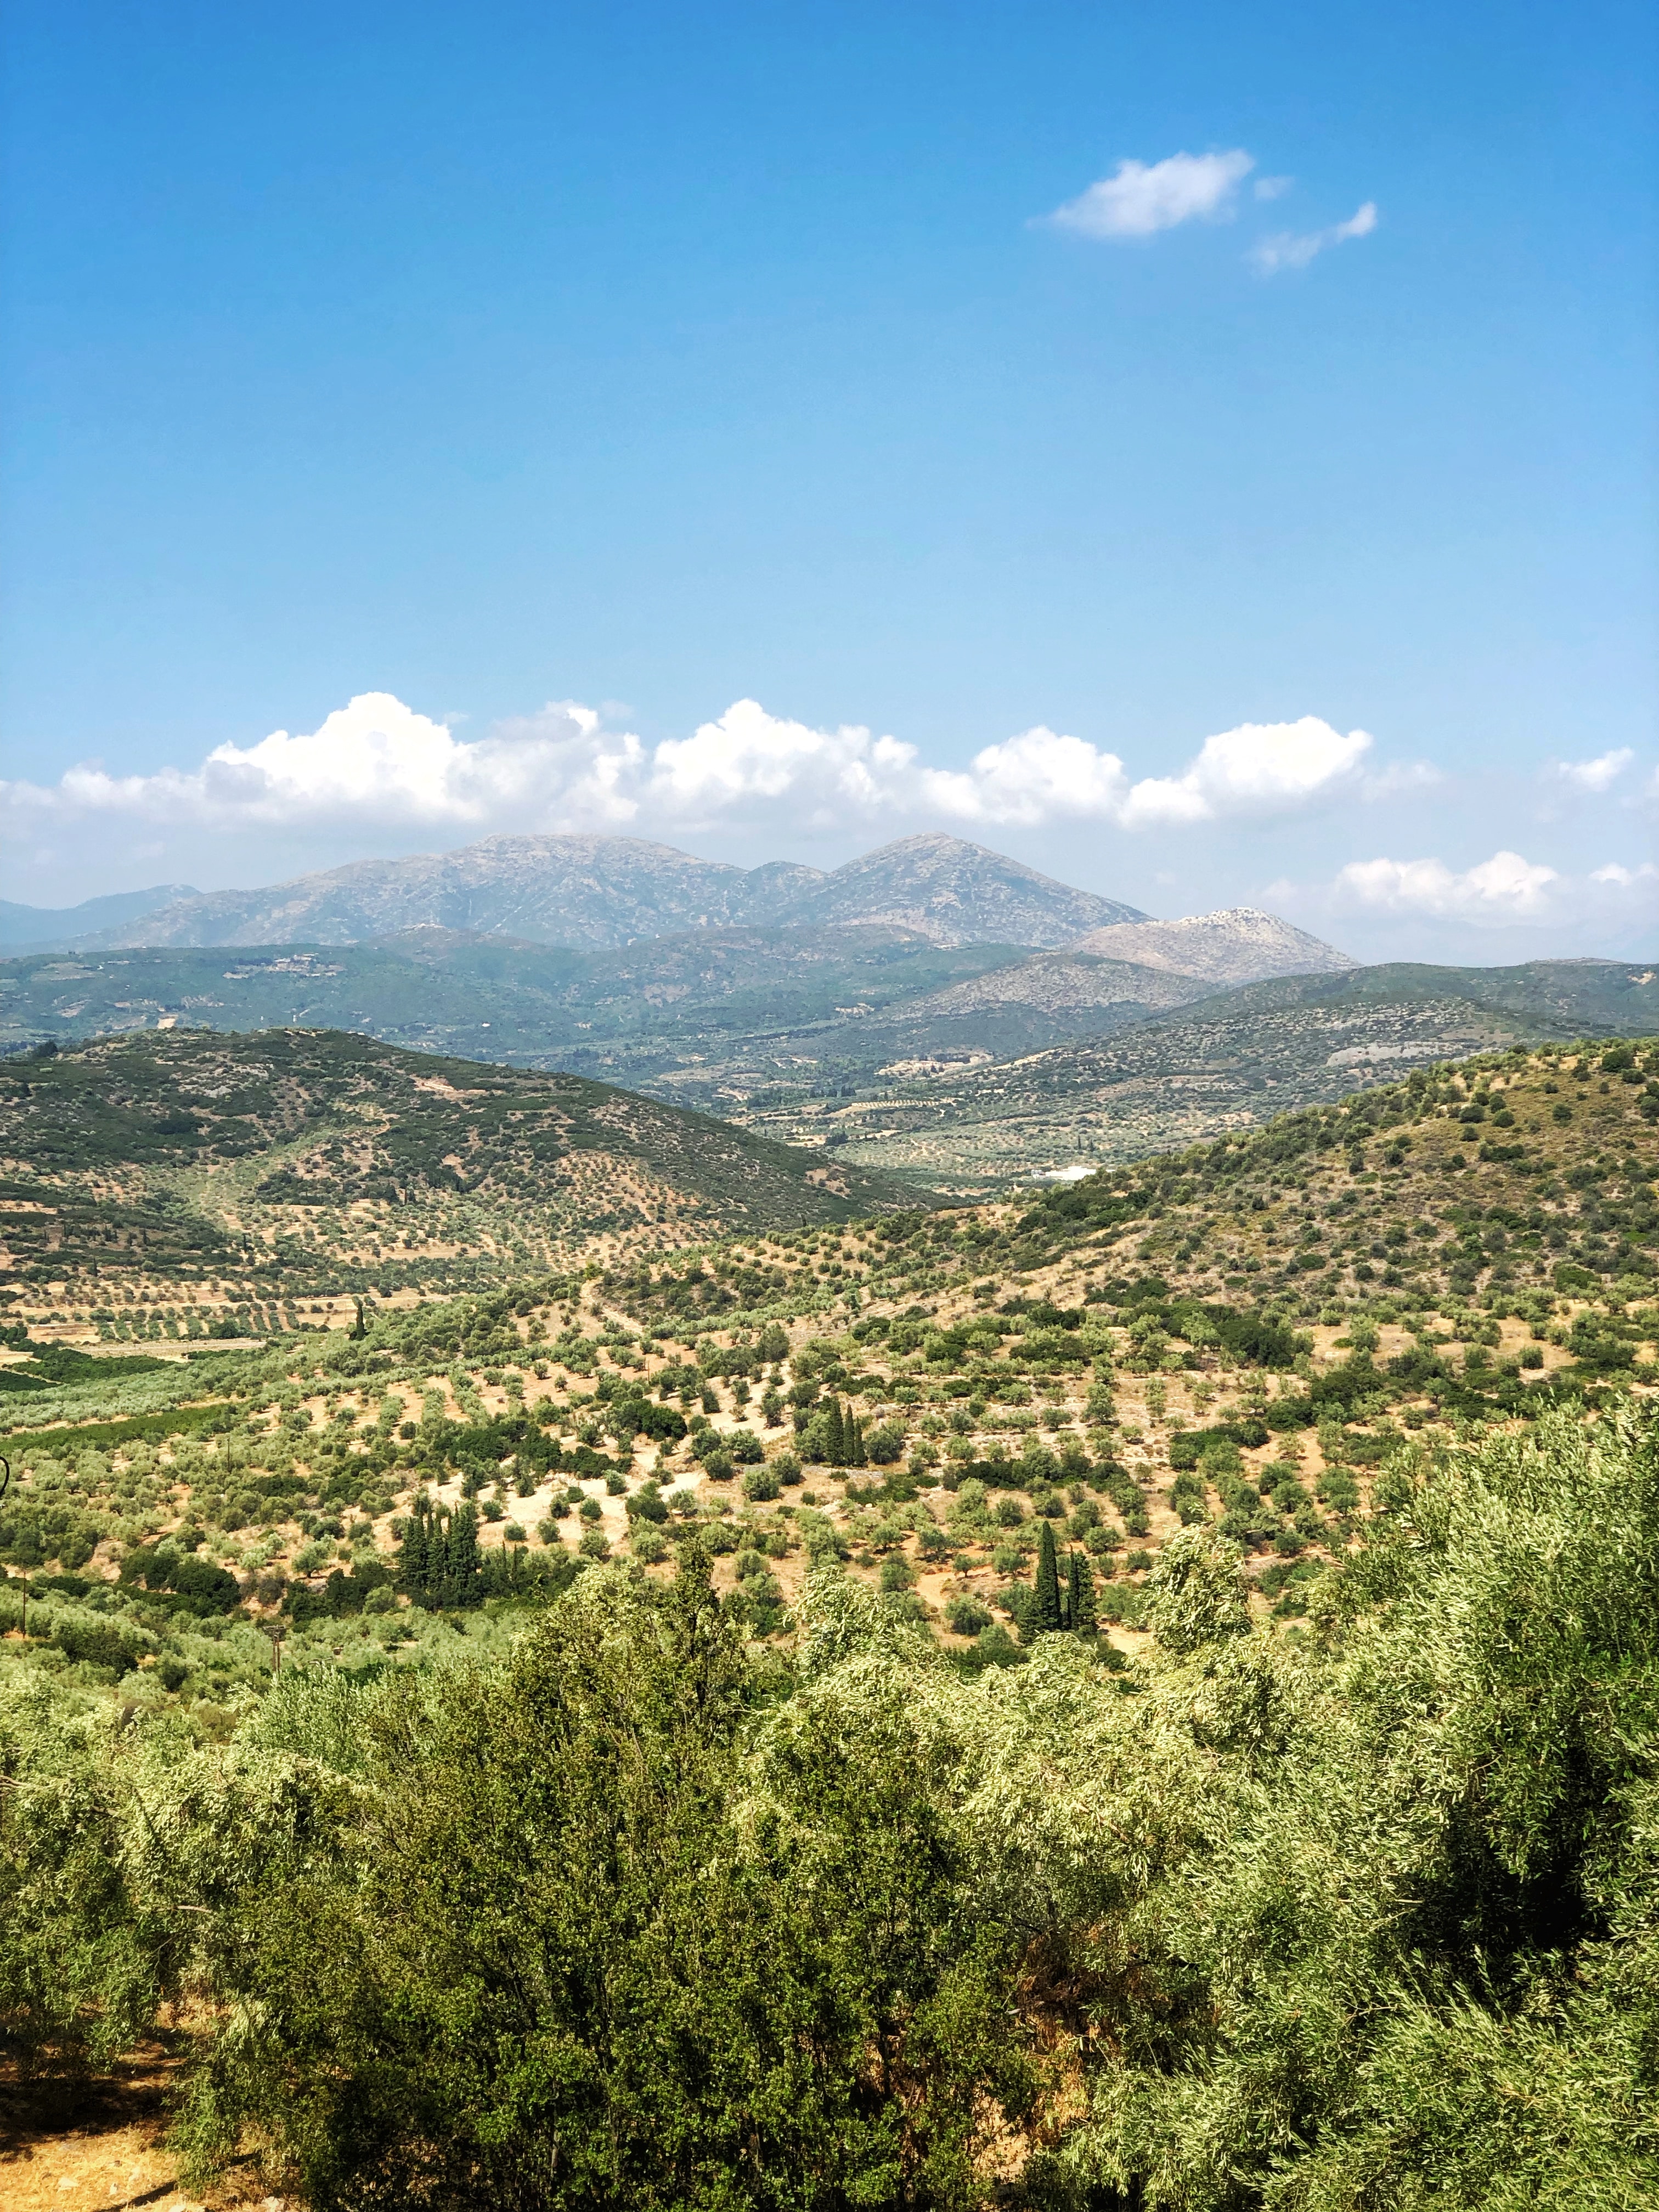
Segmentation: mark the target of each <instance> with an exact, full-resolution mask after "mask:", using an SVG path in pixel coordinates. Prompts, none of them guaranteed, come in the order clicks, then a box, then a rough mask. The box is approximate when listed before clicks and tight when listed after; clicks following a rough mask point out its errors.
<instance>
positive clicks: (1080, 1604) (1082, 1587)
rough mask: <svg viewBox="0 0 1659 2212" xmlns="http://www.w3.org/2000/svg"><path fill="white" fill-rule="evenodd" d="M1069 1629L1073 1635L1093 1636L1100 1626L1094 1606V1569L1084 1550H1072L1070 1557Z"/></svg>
mask: <svg viewBox="0 0 1659 2212" xmlns="http://www.w3.org/2000/svg"><path fill="white" fill-rule="evenodd" d="M1071 1584H1072V1587H1071V1591H1070V1596H1071V1601H1072V1602H1071V1607H1070V1611H1071V1616H1072V1617H1071V1622H1070V1626H1071V1631H1072V1633H1073V1636H1093V1635H1095V1634H1097V1632H1098V1630H1099V1626H1100V1619H1099V1615H1098V1613H1097V1610H1096V1607H1095V1571H1094V1569H1093V1567H1091V1565H1090V1564H1089V1556H1088V1554H1087V1553H1086V1552H1073V1554H1072V1558H1071Z"/></svg>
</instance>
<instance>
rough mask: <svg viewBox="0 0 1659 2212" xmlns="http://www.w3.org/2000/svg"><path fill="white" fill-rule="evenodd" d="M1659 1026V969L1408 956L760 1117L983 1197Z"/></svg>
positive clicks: (772, 1126)
mask: <svg viewBox="0 0 1659 2212" xmlns="http://www.w3.org/2000/svg"><path fill="white" fill-rule="evenodd" d="M1019 972H1020V971H1019V970H1018V969H1015V970H1013V971H1012V974H1013V975H1018V974H1019ZM999 980H1000V979H998V978H996V977H993V978H990V979H988V981H987V985H986V986H985V987H987V988H992V987H995V985H996V983H997V981H999ZM1656 1030H1659V977H1656V972H1655V971H1654V970H1653V969H1650V968H1645V967H1638V966H1635V965H1632V964H1628V963H1620V962H1616V961H1589V960H1561V961H1533V962H1528V963H1525V964H1524V965H1522V966H1520V967H1516V968H1506V969H1467V968H1430V967H1419V966H1412V965H1407V964H1403V963H1391V964H1389V965H1386V966H1380V967H1376V968H1362V969H1353V970H1351V971H1349V972H1348V973H1346V974H1344V975H1303V976H1291V977H1284V978H1279V979H1277V980H1274V981H1265V982H1259V983H1253V984H1249V985H1247V986H1245V987H1243V988H1242V989H1239V990H1236V991H1230V992H1225V993H1218V994H1213V995H1211V996H1207V997H1205V998H1203V999H1202V1000H1200V1001H1199V1002H1198V1003H1197V1004H1195V1005H1194V1006H1190V1007H1186V1008H1176V1009H1175V1010H1173V1011H1170V1012H1159V1013H1155V1014H1153V1015H1152V1017H1151V1018H1148V1019H1146V1020H1144V1021H1140V1022H1137V1023H1135V1024H1133V1026H1126V1027H1124V1028H1122V1029H1121V1030H1118V1031H1117V1032H1116V1033H1115V1034H1114V1035H1111V1036H1097V1037H1095V1038H1092V1039H1083V1040H1079V1041H1076V1042H1068V1043H1064V1044H1059V1045H1054V1046H1052V1047H1049V1048H1046V1049H1043V1050H1040V1051H1036V1052H1032V1053H1028V1054H1024V1055H1023V1056H1021V1057H1018V1058H1012V1059H1004V1060H992V1061H987V1062H985V1063H983V1064H980V1065H968V1064H965V1063H963V1064H960V1065H957V1066H951V1067H944V1068H941V1069H940V1070H939V1073H936V1074H935V1075H933V1077H931V1078H927V1077H921V1076H917V1075H907V1076H906V1077H905V1078H904V1079H900V1080H889V1081H886V1082H881V1081H879V1080H878V1081H874V1082H867V1083H866V1084H865V1085H863V1086H862V1087H861V1088H860V1090H859V1091H858V1092H857V1094H856V1095H853V1096H849V1097H846V1098H844V1099H839V1100H829V1099H814V1100H811V1101H810V1102H806V1103H788V1102H786V1103H767V1104H764V1105H758V1106H757V1109H755V1110H754V1111H752V1112H751V1114H750V1116H749V1125H750V1126H752V1127H760V1128H764V1129H766V1130H767V1131H768V1133H770V1134H773V1135H776V1136H779V1137H784V1138H787V1139H790V1140H792V1141H794V1142H798V1143H799V1142H810V1141H811V1140H812V1139H815V1138H816V1139H817V1141H819V1142H820V1143H826V1144H829V1145H830V1146H834V1147H836V1149H837V1150H841V1149H842V1148H844V1150H845V1153H846V1155H847V1156H848V1157H850V1158H854V1159H855V1160H857V1161H859V1162H860V1164H862V1165H865V1166H871V1165H873V1164H876V1163H879V1164H881V1166H883V1167H884V1168H885V1169H886V1170H889V1172H890V1173H894V1174H899V1175H905V1176H913V1177H915V1178H917V1179H918V1180H920V1181H923V1182H926V1183H927V1185H928V1187H929V1188H933V1189H934V1190H936V1191H940V1192H947V1191H948V1192H951V1193H954V1194H957V1195H960V1196H971V1195H982V1194H988V1193H990V1192H993V1191H995V1190H997V1189H1000V1188H1006V1186H1007V1184H1008V1183H1010V1182H1018V1181H1021V1180H1025V1179H1029V1178H1030V1177H1032V1176H1042V1175H1045V1174H1048V1175H1053V1174H1058V1173H1064V1172H1066V1171H1067V1170H1077V1169H1079V1168H1083V1167H1088V1166H1093V1165H1095V1164H1106V1163H1110V1162H1117V1161H1127V1160H1133V1159H1137V1158H1142V1157H1144V1156H1146V1155H1147V1154H1149V1153H1154V1152H1164V1151H1167V1150H1170V1149H1171V1148H1173V1147H1175V1146H1182V1145H1188V1144H1192V1143H1195V1142H1198V1141H1200V1139H1207V1138H1213V1137H1216V1136H1218V1135H1221V1134H1224V1133H1227V1132H1230V1131H1235V1130H1241V1129H1248V1128H1251V1127H1257V1126H1259V1125H1260V1124H1261V1123H1262V1122H1264V1121H1267V1120H1269V1119H1271V1118H1272V1117H1273V1115H1276V1114H1279V1113H1283V1112H1284V1111H1285V1110H1286V1109H1290V1108H1292V1107H1300V1106H1305V1105H1310V1104H1312V1103H1316V1102H1323V1101H1328V1100H1331V1099H1334V1098H1337V1097H1341V1096H1342V1095H1343V1094H1344V1093H1346V1092H1347V1091H1352V1090H1354V1089H1355V1088H1356V1087H1363V1086H1366V1085H1374V1084H1380V1083H1385V1082H1388V1081H1390V1080H1392V1079H1394V1078H1395V1077H1397V1076H1398V1074H1399V1073H1401V1070H1402V1069H1403V1068H1409V1067H1411V1066H1413V1065H1420V1064H1424V1063H1426V1062H1429V1061H1431V1060H1449V1059H1462V1058H1465V1057H1467V1056H1468V1055H1469V1054H1474V1053H1480V1052H1489V1051H1492V1050H1496V1049H1501V1048H1504V1047H1505V1046H1507V1045H1509V1044H1512V1043H1515V1042H1523V1041H1529V1040H1542V1039H1565V1038H1568V1037H1577V1036H1649V1035H1651V1034H1653V1033H1654V1032H1655V1031H1656Z"/></svg>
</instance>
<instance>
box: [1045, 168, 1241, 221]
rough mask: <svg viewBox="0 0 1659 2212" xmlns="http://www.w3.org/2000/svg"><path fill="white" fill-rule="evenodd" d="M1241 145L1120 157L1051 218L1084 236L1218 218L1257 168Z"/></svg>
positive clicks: (1050, 219)
mask: <svg viewBox="0 0 1659 2212" xmlns="http://www.w3.org/2000/svg"><path fill="white" fill-rule="evenodd" d="M1253 168H1255V160H1254V158H1253V157H1252V156H1251V155H1249V154H1247V153H1245V152H1244V151H1243V149H1242V148H1237V147H1236V148H1235V149H1233V151H1232V152H1231V153H1230V154H1171V155H1170V157H1169V159H1168V160H1167V161H1153V162H1152V163H1150V164H1148V163H1146V162H1145V161H1120V162H1119V163H1118V165H1117V168H1116V170H1115V173H1114V174H1113V175H1111V176H1109V177H1103V178H1101V179H1099V181H1098V182H1097V183H1096V184H1092V185H1090V186H1089V188H1088V190H1087V191H1084V192H1079V195H1078V197H1076V199H1074V200H1067V201H1066V204H1065V205H1064V207H1058V208H1056V209H1055V210H1054V213H1053V214H1052V215H1051V216H1048V218H1047V220H1048V222H1052V223H1054V224H1057V225H1058V226H1059V228H1060V229H1061V230H1075V231H1078V232H1079V233H1080V234H1081V235H1082V236H1083V237H1085V238H1151V237H1152V234H1154V233H1155V232H1157V231H1160V230H1173V229H1174V228H1175V227H1176V224H1177V223H1182V222H1193V221H1194V219H1195V218H1202V219H1203V220H1204V221H1206V222H1214V221H1215V220H1216V219H1217V218H1218V217H1219V216H1226V215H1229V214H1231V211H1232V205H1233V200H1234V197H1235V195H1236V194H1237V191H1238V187H1239V185H1241V184H1242V183H1243V180H1244V179H1245V178H1246V177H1248V176H1249V173H1250V171H1251V170H1252V169H1253Z"/></svg>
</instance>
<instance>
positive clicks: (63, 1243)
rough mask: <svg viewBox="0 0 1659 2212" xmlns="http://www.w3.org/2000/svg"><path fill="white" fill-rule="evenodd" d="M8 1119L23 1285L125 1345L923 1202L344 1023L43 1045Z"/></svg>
mask: <svg viewBox="0 0 1659 2212" xmlns="http://www.w3.org/2000/svg"><path fill="white" fill-rule="evenodd" d="M0 1115H3V1117H4V1122H5V1127H6V1130H7V1140H6V1164H5V1167H4V1170H3V1172H0V1227H3V1233H4V1241H5V1245H6V1247H7V1249H8V1252H9V1257H10V1260H11V1261H12V1267H11V1270H10V1273H9V1284H10V1285H12V1286H14V1287H16V1288H21V1289H22V1291H23V1292H24V1297H25V1302H26V1310H33V1311H37V1312H40V1313H42V1314H44V1313H46V1312H50V1311H51V1310H52V1309H53V1308H54V1306H57V1307H60V1308H61V1307H63V1306H64V1305H65V1304H67V1305H68V1306H69V1307H70V1308H71V1309H75V1310H76V1312H77V1317H89V1318H93V1319H94V1320H96V1321H98V1322H101V1323H103V1324H104V1332H103V1333H104V1334H105V1335H106V1340H114V1341H131V1340H145V1341H149V1340H155V1339H157V1338H160V1337H161V1336H164V1335H165V1336H166V1337H167V1338H168V1339H169V1340H180V1339H183V1340H188V1339H189V1338H191V1337H207V1336H218V1337H225V1336H228V1337H232V1338H234V1337H237V1336H248V1335H256V1334H257V1335H264V1334H270V1333H272V1332H274V1331H276V1330H279V1329H281V1328H285V1327H294V1326H296V1325H298V1323H299V1322H300V1321H301V1319H302V1318H304V1317H305V1316H302V1315H301V1314H300V1313H299V1312H298V1311H296V1309H295V1300H296V1299H299V1300H314V1299H316V1298H317V1297H319V1295H325V1296H327V1297H331V1298H332V1297H338V1296H350V1297H364V1296H370V1295H376V1294H378V1295H379V1296H380V1297H393V1296H395V1295H397V1294H398V1292H400V1291H424V1290H427V1289H432V1288H436V1289H459V1288H461V1287H464V1286H465V1285H468V1284H470V1283H475V1282H477V1281H479V1280H486V1281H493V1280H498V1279H500V1278H501V1274H502V1273H506V1272H507V1271H509V1270H515V1271H522V1270H526V1269H528V1268H531V1267H536V1266H538V1265H539V1264H545V1263H547V1262H549V1261H556V1260H558V1259H561V1258H568V1257H570V1256H572V1255H574V1254H575V1253H577V1252H579V1251H583V1250H586V1249H588V1248H589V1247H590V1246H593V1247H598V1246H599V1245H600V1244H601V1243H603V1242H604V1240H605V1239H607V1238H609V1239H611V1240H612V1241H613V1242H614V1240H615V1239H617V1238H618V1237H628V1236H629V1235H630V1234H641V1233H643V1232H647V1231H648V1232H649V1233H650V1236H651V1237H652V1239H653V1241H655V1242H659V1243H660V1242H664V1241H665V1242H667V1243H671V1244H672V1243H679V1242H682V1241H684V1240H686V1239H687V1238H689V1237H693V1236H702V1237H708V1236H709V1235H714V1234H718V1233H720V1231H722V1230H723V1229H726V1228H731V1227H735V1226H738V1225H741V1224H744V1223H750V1222H754V1223H759V1224H763V1225H787V1224H794V1223H800V1222H805V1221H822V1220H840V1219H846V1218H849V1217H851V1216H852V1215H854V1214H855V1213H867V1212H872V1211H873V1210H876V1209H878V1208H879V1207H881V1206H884V1205H893V1204H896V1203H908V1204H914V1203H915V1196H914V1194H913V1193H910V1192H909V1191H908V1189H907V1188H904V1187H902V1186H898V1185H895V1184H893V1183H891V1182H888V1181H887V1180H886V1179H884V1178H883V1177H880V1176H867V1175H865V1174H864V1173H862V1172H861V1171H860V1170H846V1171H842V1170H841V1169H840V1168H839V1167H836V1169H835V1170H825V1169H824V1167H823V1164H822V1163H821V1162H819V1161H816V1160H814V1159H812V1158H803V1157H802V1156H801V1155H799V1153H792V1152H789V1151H788V1150H787V1149H786V1148H785V1147H783V1146H778V1145H775V1144H771V1143H769V1142H768V1141H766V1140H765V1139H759V1138H756V1137H752V1136H750V1135H747V1134H745V1133H742V1132H739V1131H737V1130H734V1129H732V1128H731V1127H729V1126H727V1125H726V1124H725V1123H723V1122H716V1121H709V1120H708V1119H706V1118H705V1117H703V1116H702V1115H694V1114H690V1113H686V1112H684V1111H682V1110H681V1109H678V1108H675V1107H671V1106H663V1105H659V1104H657V1103H654V1102H653V1101H651V1100H648V1099H642V1098H638V1097H632V1096H630V1095H629V1094H628V1093H627V1092H623V1091H613V1090H611V1089H609V1088H608V1087H607V1086H605V1085H602V1084H597V1083H589V1082H586V1081H585V1080H583V1079H580V1078H578V1077H574V1076H563V1075H534V1074H530V1073H524V1072H522V1071H515V1070H509V1069H506V1068H501V1067H491V1066H479V1065H477V1064H476V1063H473V1062H470V1061H459V1060H440V1059H435V1058H430V1057H424V1056H422V1055H420V1054H414V1053H407V1052H400V1051H398V1050H396V1049H394V1048H392V1047H390V1046H386V1045H380V1044H376V1043H374V1042H371V1041H369V1040H368V1039H366V1038H363V1037H359V1036H346V1035H343V1034H341V1033H339V1032H332V1031H318V1032H311V1031H304V1030H300V1031H290V1030H282V1031H274V1032H271V1033H269V1034H267V1035H264V1036H257V1037H249V1036H218V1035H216V1034H214V1033H212V1032H210V1031H199V1030H197V1031H187V1032H185V1031H181V1032H174V1033H172V1034H169V1035H166V1036H140V1037H133V1038H129V1039H125V1040H122V1041H119V1042H104V1043H100V1044H92V1045H88V1046H86V1047H84V1048H82V1049H80V1050H78V1051H74V1052H56V1051H49V1052H47V1051H43V1052H42V1053H40V1054H32V1055H29V1056H27V1057H24V1058H21V1059H14V1060H7V1061H4V1062H0ZM169 1324H170V1325H169ZM37 1365H38V1363H37ZM33 1373H34V1370H31V1376H33ZM26 1379H27V1378H26Z"/></svg>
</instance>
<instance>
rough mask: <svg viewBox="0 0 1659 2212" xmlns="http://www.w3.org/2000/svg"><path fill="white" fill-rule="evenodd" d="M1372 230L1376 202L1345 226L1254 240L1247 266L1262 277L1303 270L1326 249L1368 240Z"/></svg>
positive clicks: (1280, 232)
mask: <svg viewBox="0 0 1659 2212" xmlns="http://www.w3.org/2000/svg"><path fill="white" fill-rule="evenodd" d="M1375 229H1376V201H1375V200H1367V201H1366V202H1365V204H1364V206H1363V207H1361V208H1357V209H1356V210H1354V212H1353V214H1352V215H1351V216H1349V217H1348V220H1347V221H1346V222H1334V223H1330V224H1328V226H1327V227H1326V228H1325V229H1323V230H1278V231H1274V232H1273V234H1272V236H1271V237H1268V238H1263V239H1261V240H1258V241H1257V242H1256V244H1255V246H1252V247H1251V248H1250V255H1249V258H1250V263H1251V265H1252V267H1253V268H1255V270H1256V271H1257V273H1258V274H1259V275H1261V276H1277V275H1278V274H1279V270H1281V269H1305V268H1306V267H1307V265H1308V264H1309V263H1310V261H1311V260H1313V259H1314V258H1316V255H1318V254H1321V253H1323V252H1325V250H1326V248H1327V247H1328V246H1341V245H1344V244H1345V243H1346V241H1347V240H1349V239H1351V238H1369V237H1370V234H1371V233H1372V231H1374V230H1375Z"/></svg>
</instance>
